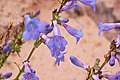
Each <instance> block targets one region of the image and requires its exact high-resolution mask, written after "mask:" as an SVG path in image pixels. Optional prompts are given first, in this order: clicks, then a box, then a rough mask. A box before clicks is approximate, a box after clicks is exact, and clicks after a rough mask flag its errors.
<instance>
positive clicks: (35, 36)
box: [32, 31, 40, 40]
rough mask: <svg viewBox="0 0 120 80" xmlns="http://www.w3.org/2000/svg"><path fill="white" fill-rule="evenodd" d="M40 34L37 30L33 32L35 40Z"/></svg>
mask: <svg viewBox="0 0 120 80" xmlns="http://www.w3.org/2000/svg"><path fill="white" fill-rule="evenodd" d="M39 35H40V33H39V32H37V31H35V32H33V33H32V38H33V39H34V40H36V39H38V38H39Z"/></svg>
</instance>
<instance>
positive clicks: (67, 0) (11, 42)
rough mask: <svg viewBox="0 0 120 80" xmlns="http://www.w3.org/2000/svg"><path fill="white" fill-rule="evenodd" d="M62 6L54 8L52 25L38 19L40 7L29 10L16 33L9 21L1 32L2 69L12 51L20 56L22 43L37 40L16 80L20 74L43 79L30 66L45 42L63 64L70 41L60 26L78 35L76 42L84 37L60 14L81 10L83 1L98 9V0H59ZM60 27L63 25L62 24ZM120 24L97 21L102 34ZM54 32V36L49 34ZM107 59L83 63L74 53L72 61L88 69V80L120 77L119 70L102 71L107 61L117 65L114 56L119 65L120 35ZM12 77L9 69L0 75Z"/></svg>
mask: <svg viewBox="0 0 120 80" xmlns="http://www.w3.org/2000/svg"><path fill="white" fill-rule="evenodd" d="M57 1H58V2H59V3H60V4H61V5H60V7H59V8H57V9H54V10H53V11H52V20H51V24H49V23H47V22H42V21H40V19H39V18H37V15H39V14H40V11H39V10H35V11H34V12H30V13H26V14H25V15H24V16H23V18H24V19H23V21H22V22H21V23H20V25H19V27H18V28H16V30H15V32H13V33H11V32H10V30H11V29H12V27H13V23H12V22H10V23H9V24H8V30H7V33H6V36H5V37H3V35H0V41H3V45H2V46H0V68H2V67H3V65H4V63H5V61H6V60H7V58H9V56H10V54H12V53H14V52H16V53H17V54H18V56H20V54H19V52H20V49H21V46H22V45H23V44H24V43H26V42H27V41H30V40H31V39H33V40H35V42H34V47H33V48H32V50H31V52H30V53H29V56H28V57H27V59H26V60H24V62H23V67H22V68H20V67H19V66H18V65H17V63H15V64H16V65H17V67H18V68H19V73H18V74H17V76H16V77H15V78H14V80H19V77H20V76H21V74H22V73H24V75H23V78H22V79H21V80H40V78H39V77H38V76H37V75H36V74H35V73H36V72H35V70H34V69H32V68H31V67H30V65H29V61H30V58H31V56H32V55H33V54H34V51H35V49H36V48H38V47H39V45H41V43H43V44H45V45H46V46H47V47H48V48H49V50H50V52H51V56H52V57H53V58H55V65H58V66H59V65H60V62H64V57H65V54H66V53H67V52H65V48H66V45H67V44H68V42H67V40H66V39H65V38H64V37H63V36H62V35H61V32H60V29H59V28H60V27H63V28H64V29H65V30H66V31H67V32H68V33H69V34H70V35H71V36H73V37H75V38H76V44H77V43H78V41H79V40H80V39H81V38H82V37H83V31H82V29H75V28H74V27H71V26H70V25H68V24H67V22H68V21H69V19H68V18H64V17H62V16H61V15H60V14H61V13H63V12H65V11H67V10H70V9H72V8H74V7H75V8H77V9H80V6H79V5H78V4H77V2H80V3H83V4H84V5H86V6H89V7H91V8H92V9H93V11H94V12H96V0H61V1H60V0H57ZM59 26H60V27H59ZM117 27H120V23H104V22H102V21H99V22H98V28H99V32H98V35H99V36H100V34H101V32H102V31H109V30H111V29H113V28H117ZM51 32H53V35H52V36H48V35H47V34H49V33H51ZM104 58H105V60H104V62H102V64H100V61H101V60H100V59H99V58H97V59H96V61H95V64H94V65H93V66H89V65H86V64H84V63H82V62H81V61H80V60H79V59H77V58H76V57H75V56H70V61H71V63H73V64H74V65H75V66H78V67H81V68H83V69H84V70H86V71H87V76H86V80H101V79H104V78H106V79H108V80H120V71H118V72H117V73H116V74H114V75H110V74H103V71H102V70H103V68H104V67H105V65H106V64H107V63H108V64H109V65H110V66H114V65H115V59H117V61H118V63H119V64H120V35H118V36H117V38H116V39H114V40H113V41H112V42H111V44H110V50H109V51H108V53H107V54H105V55H104ZM11 76H12V72H7V73H6V74H0V80H4V79H8V78H10V77H11Z"/></svg>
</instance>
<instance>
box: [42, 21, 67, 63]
mask: <svg viewBox="0 0 120 80" xmlns="http://www.w3.org/2000/svg"><path fill="white" fill-rule="evenodd" d="M53 24H54V28H53V31H54V33H53V36H52V37H50V38H48V37H47V36H46V35H44V34H43V35H42V38H43V39H44V40H45V41H46V44H47V46H48V48H49V49H50V51H51V55H52V57H55V58H56V62H55V64H58V65H59V63H60V61H64V59H63V58H64V53H63V51H64V50H65V46H66V45H67V41H66V40H65V39H64V37H62V36H61V34H60V30H59V28H58V25H57V21H53Z"/></svg>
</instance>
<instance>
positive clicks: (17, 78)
mask: <svg viewBox="0 0 120 80" xmlns="http://www.w3.org/2000/svg"><path fill="white" fill-rule="evenodd" d="M35 49H36V48H35V47H33V48H32V50H31V52H30V54H29V56H28V57H27V61H29V59H30V58H31V56H32V54H33V52H34V51H35ZM23 71H24V66H23V67H22V68H21V69H20V72H19V73H18V75H17V76H16V78H15V79H14V80H19V77H20V75H21V74H22V72H23Z"/></svg>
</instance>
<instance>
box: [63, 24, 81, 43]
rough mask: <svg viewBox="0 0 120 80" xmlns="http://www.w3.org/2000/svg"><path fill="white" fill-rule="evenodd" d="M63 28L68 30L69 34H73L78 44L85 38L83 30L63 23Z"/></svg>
mask: <svg viewBox="0 0 120 80" xmlns="http://www.w3.org/2000/svg"><path fill="white" fill-rule="evenodd" d="M62 26H63V27H64V28H65V29H66V30H67V32H68V33H69V34H71V35H72V36H74V37H75V38H76V43H77V42H78V41H79V40H80V38H81V37H83V32H82V30H81V29H80V30H77V29H75V28H73V27H71V26H69V25H67V24H65V23H63V24H62Z"/></svg>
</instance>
